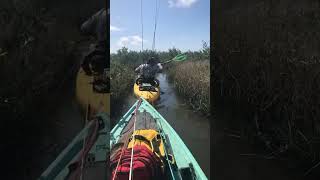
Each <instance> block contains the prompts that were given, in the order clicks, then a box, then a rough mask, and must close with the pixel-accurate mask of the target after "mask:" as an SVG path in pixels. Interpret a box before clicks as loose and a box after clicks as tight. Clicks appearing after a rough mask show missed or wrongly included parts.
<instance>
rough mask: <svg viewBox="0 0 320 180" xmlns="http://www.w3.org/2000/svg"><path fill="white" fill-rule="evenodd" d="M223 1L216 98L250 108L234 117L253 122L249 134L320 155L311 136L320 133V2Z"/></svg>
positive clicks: (274, 145) (302, 152) (302, 154)
mask: <svg viewBox="0 0 320 180" xmlns="http://www.w3.org/2000/svg"><path fill="white" fill-rule="evenodd" d="M229 3H230V2H229ZM224 5H225V7H224V8H225V9H224V11H223V12H221V13H222V14H223V15H221V16H220V19H219V20H221V21H219V22H221V25H220V26H218V27H217V31H218V32H220V33H219V34H220V36H219V37H217V39H216V42H217V47H218V48H219V49H216V53H215V55H216V56H215V58H214V60H215V61H214V62H215V66H214V78H215V82H216V83H215V84H214V88H215V94H216V96H215V97H214V98H215V102H219V104H217V105H222V104H224V105H225V110H227V109H228V108H229V109H231V108H236V109H238V112H241V113H242V114H243V113H246V114H248V115H247V117H248V118H247V119H240V118H234V119H233V120H232V122H233V123H237V124H242V127H241V126H239V128H242V130H247V128H248V127H252V129H253V130H252V131H250V132H249V131H248V132H247V133H248V135H249V136H252V137H258V138H260V140H261V141H264V142H263V143H265V144H271V146H272V147H271V149H272V150H271V151H278V150H279V149H281V147H286V149H285V150H283V152H289V151H295V152H297V154H299V156H300V157H301V158H302V159H304V160H307V161H309V162H312V161H315V159H317V161H318V160H319V159H320V156H319V144H318V143H312V142H311V141H312V140H311V139H317V138H319V137H320V133H319V132H320V128H319V127H320V126H319V124H320V122H319V117H320V108H319V107H320V106H319V104H320V96H319V92H320V84H319V83H320V76H319V74H320V68H319V67H320V64H319V62H320V61H319V58H320V55H319V43H318V42H319V38H320V34H319V31H317V30H316V29H318V28H319V27H320V23H319V22H320V21H319V12H318V8H319V7H320V3H319V2H318V1H308V2H299V5H298V6H291V1H282V2H281V3H279V4H278V5H277V6H275V5H274V4H273V3H272V2H268V3H265V2H253V1H249V2H248V4H246V5H244V4H243V5H239V6H243V7H241V8H240V7H238V8H233V7H231V6H230V7H229V6H228V5H227V2H225V4H224ZM218 100H219V101H218ZM232 122H231V121H230V124H231V123H232ZM264 137H267V139H271V140H262V139H265V138H264ZM260 140H259V141H260ZM265 149H268V148H265Z"/></svg>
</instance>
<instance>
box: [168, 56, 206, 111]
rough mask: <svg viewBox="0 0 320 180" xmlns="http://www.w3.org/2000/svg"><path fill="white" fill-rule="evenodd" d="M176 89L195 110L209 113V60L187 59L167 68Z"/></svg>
mask: <svg viewBox="0 0 320 180" xmlns="http://www.w3.org/2000/svg"><path fill="white" fill-rule="evenodd" d="M169 76H170V79H171V80H172V81H173V83H174V87H175V88H176V89H177V91H178V92H179V93H180V94H181V95H182V96H183V97H184V98H185V99H186V101H187V102H188V104H189V105H190V106H191V107H192V108H193V109H195V110H197V111H201V112H203V113H206V114H209V113H210V62H209V60H203V61H187V62H184V63H182V64H179V65H176V66H174V67H173V68H171V69H170V70H169Z"/></svg>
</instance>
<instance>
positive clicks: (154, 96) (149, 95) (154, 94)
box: [133, 83, 160, 103]
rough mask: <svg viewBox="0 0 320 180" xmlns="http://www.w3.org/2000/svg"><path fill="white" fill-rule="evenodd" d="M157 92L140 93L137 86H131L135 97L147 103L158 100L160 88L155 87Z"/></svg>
mask: <svg viewBox="0 0 320 180" xmlns="http://www.w3.org/2000/svg"><path fill="white" fill-rule="evenodd" d="M156 91H157V92H152V91H140V90H139V85H137V84H136V83H134V86H133V92H134V94H135V95H136V96H137V97H143V98H144V99H145V100H147V101H148V102H149V103H154V102H155V101H157V100H158V99H159V98H160V88H159V87H156Z"/></svg>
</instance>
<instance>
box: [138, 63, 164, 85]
mask: <svg viewBox="0 0 320 180" xmlns="http://www.w3.org/2000/svg"><path fill="white" fill-rule="evenodd" d="M162 69H163V66H162V64H161V63H159V62H158V61H157V60H156V59H155V58H154V57H151V58H150V59H149V60H148V62H147V63H146V64H141V65H140V66H138V67H137V68H136V69H135V72H136V73H139V78H138V80H139V82H137V84H138V83H139V84H140V83H150V84H152V85H155V83H158V81H157V80H156V75H157V73H159V72H161V71H162ZM155 81H156V82H155ZM158 84H159V83H158Z"/></svg>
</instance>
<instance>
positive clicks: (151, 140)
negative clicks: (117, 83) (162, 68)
mask: <svg viewBox="0 0 320 180" xmlns="http://www.w3.org/2000/svg"><path fill="white" fill-rule="evenodd" d="M110 147H111V149H110V170H111V172H110V174H111V178H114V179H128V177H129V176H130V175H131V176H132V177H133V179H142V178H146V177H147V178H146V179H170V180H171V179H177V180H180V179H195V180H206V179H207V177H206V176H205V174H204V173H203V171H202V169H201V168H200V166H199V164H198V163H197V161H196V160H195V158H194V157H193V155H192V153H191V152H190V150H189V149H188V148H187V146H186V145H185V144H184V142H183V141H182V140H181V138H180V137H179V135H178V134H177V133H176V132H175V131H174V129H173V128H172V127H171V126H170V125H169V123H168V122H167V121H166V120H165V119H164V118H163V117H162V116H161V115H160V114H159V113H158V112H157V111H156V109H154V108H153V106H152V105H151V104H149V103H148V102H147V101H146V100H145V99H143V98H140V99H139V100H138V101H137V102H136V103H135V104H134V105H133V106H132V107H131V108H130V109H129V111H128V112H127V113H126V114H125V115H124V116H123V117H122V118H121V119H120V121H119V122H118V123H117V124H116V126H115V127H114V128H113V129H112V130H111V133H110ZM131 161H132V163H131Z"/></svg>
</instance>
